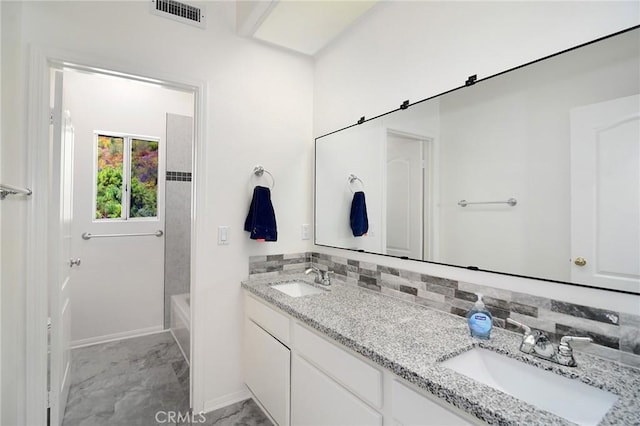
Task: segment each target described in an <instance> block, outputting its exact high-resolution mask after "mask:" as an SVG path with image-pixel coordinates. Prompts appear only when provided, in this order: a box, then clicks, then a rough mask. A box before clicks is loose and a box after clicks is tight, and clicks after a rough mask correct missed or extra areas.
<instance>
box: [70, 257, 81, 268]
mask: <svg viewBox="0 0 640 426" xmlns="http://www.w3.org/2000/svg"><path fill="white" fill-rule="evenodd" d="M73 265H76V266H80V258H79V257H78V258H76V259H69V267H70V268H73Z"/></svg>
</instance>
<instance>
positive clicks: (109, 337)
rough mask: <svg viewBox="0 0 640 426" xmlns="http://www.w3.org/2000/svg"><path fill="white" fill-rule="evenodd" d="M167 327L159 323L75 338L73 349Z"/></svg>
mask: <svg viewBox="0 0 640 426" xmlns="http://www.w3.org/2000/svg"><path fill="white" fill-rule="evenodd" d="M165 331H169V330H165V328H164V327H163V326H161V325H157V326H154V327H149V328H140V329H138V330H131V331H124V332H122V333H114V334H107V335H104V336H97V337H89V338H88V339H80V340H74V341H72V342H71V349H76V348H83V347H85V346H92V345H98V344H100V343H108V342H115V341H117V340H125V339H132V338H134V337H142V336H148V335H150V334H157V333H163V332H165Z"/></svg>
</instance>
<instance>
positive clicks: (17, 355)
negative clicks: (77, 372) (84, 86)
mask: <svg viewBox="0 0 640 426" xmlns="http://www.w3.org/2000/svg"><path fill="white" fill-rule="evenodd" d="M0 7H1V8H2V26H1V29H2V36H1V40H2V141H1V144H0V149H1V151H0V160H1V162H2V165H1V173H2V174H1V180H2V182H6V183H13V184H14V185H18V186H20V185H25V186H28V183H29V182H28V181H27V176H28V172H27V170H26V168H25V167H24V158H25V155H26V147H25V143H24V140H25V139H24V132H25V127H24V123H23V122H22V120H21V116H20V114H21V112H22V109H23V108H24V105H25V100H24V98H23V97H21V96H20V94H21V93H22V89H23V87H22V84H23V83H24V81H23V80H22V79H21V75H22V73H23V68H22V64H23V61H24V55H25V53H26V52H23V51H22V49H21V48H20V45H21V33H20V22H21V20H22V10H21V8H20V7H16V5H14V4H12V3H7V2H2V3H0ZM9 123H10V124H11V125H8V124H9ZM27 203H28V201H26V200H24V199H21V198H17V197H11V198H7V199H6V200H4V201H1V202H0V215H1V220H2V224H1V227H2V239H1V241H0V244H1V246H2V248H1V250H2V262H1V264H0V268H1V274H2V289H1V296H0V300H1V301H2V308H1V310H2V318H1V320H0V325H1V327H2V369H1V371H2V418H1V419H0V423H2V424H8V425H12V424H23V423H24V420H23V419H24V407H25V401H24V392H25V386H24V362H23V360H24V359H25V354H26V348H25V335H24V330H25V329H24V324H25V312H24V304H25V288H24V282H25V272H26V271H25V270H24V250H25V246H24V241H25V238H26V232H25V227H24V217H25V214H26V211H27V206H26V204H27Z"/></svg>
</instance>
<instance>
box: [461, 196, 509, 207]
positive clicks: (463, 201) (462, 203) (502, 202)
mask: <svg viewBox="0 0 640 426" xmlns="http://www.w3.org/2000/svg"><path fill="white" fill-rule="evenodd" d="M470 204H508V205H509V206H511V207H513V206H515V205H516V204H518V200H516V199H515V198H509V199H508V200H507V201H467V200H460V201H458V205H459V206H460V207H467V206H468V205H470Z"/></svg>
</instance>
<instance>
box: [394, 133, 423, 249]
mask: <svg viewBox="0 0 640 426" xmlns="http://www.w3.org/2000/svg"><path fill="white" fill-rule="evenodd" d="M422 152H423V147H422V141H421V140H418V139H414V138H411V137H407V136H402V135H399V134H395V133H392V132H388V133H387V176H386V212H387V213H386V227H387V229H386V241H387V243H386V250H387V251H386V253H387V254H390V255H393V256H406V257H409V258H411V259H422V247H423V245H422V226H423V221H422V214H423V209H422V204H423V203H422V196H423V175H422V164H423V155H422Z"/></svg>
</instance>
